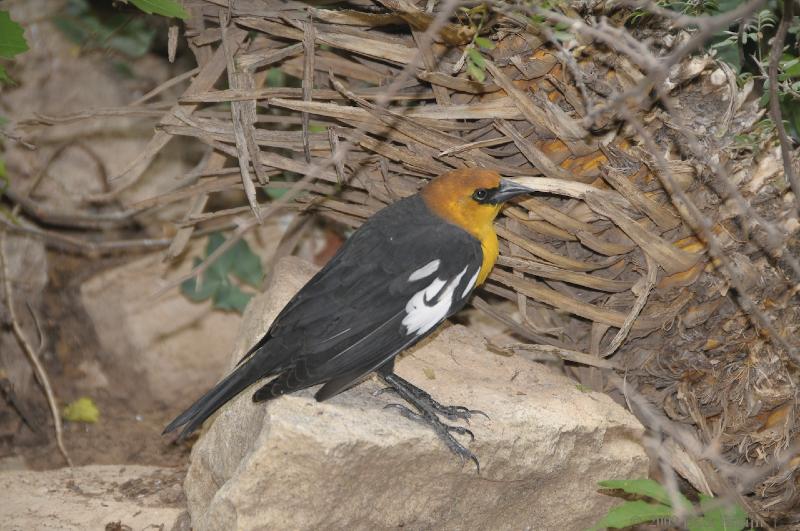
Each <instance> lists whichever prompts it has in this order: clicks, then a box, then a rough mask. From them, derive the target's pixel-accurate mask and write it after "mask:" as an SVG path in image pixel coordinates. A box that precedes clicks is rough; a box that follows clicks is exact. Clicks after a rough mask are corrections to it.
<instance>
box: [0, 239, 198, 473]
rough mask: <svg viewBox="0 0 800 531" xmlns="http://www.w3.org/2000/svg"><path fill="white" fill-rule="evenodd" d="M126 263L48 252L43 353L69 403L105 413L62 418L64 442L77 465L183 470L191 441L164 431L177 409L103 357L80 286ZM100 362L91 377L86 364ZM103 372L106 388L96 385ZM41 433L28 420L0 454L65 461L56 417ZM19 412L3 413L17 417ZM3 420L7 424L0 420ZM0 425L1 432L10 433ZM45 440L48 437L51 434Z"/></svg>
mask: <svg viewBox="0 0 800 531" xmlns="http://www.w3.org/2000/svg"><path fill="white" fill-rule="evenodd" d="M119 263H120V260H119V259H104V260H89V259H86V258H82V257H75V256H69V255H64V254H56V253H49V254H48V269H49V270H48V277H49V283H48V286H47V289H46V291H45V293H44V305H43V312H42V313H43V315H42V316H41V318H42V323H43V328H44V333H45V334H46V337H47V341H48V344H49V345H51V348H49V349H47V350H46V353H45V355H43V356H42V358H43V362H44V363H45V365H46V368H47V371H48V374H49V376H50V378H51V381H52V385H53V390H54V392H55V394H56V397H57V398H58V400H59V404H60V405H61V406H62V407H63V405H64V404H66V403H69V402H71V401H73V400H76V399H78V398H80V397H82V396H90V397H91V398H92V400H93V401H94V402H95V404H96V405H97V407H98V409H99V410H100V422H97V423H94V424H87V423H72V422H65V423H64V443H65V446H66V448H67V450H68V451H69V454H70V457H71V458H72V460H73V462H74V464H75V465H88V464H138V465H153V466H166V467H185V465H186V463H187V461H188V455H189V451H190V449H191V443H192V440H191V439H190V440H189V441H187V442H184V443H182V444H173V443H172V441H171V439H169V438H167V437H162V436H161V430H162V429H163V428H164V426H165V425H166V424H167V423H168V422H169V421H170V420H171V415H172V414H173V413H174V412H173V411H172V410H170V409H169V408H167V407H166V405H165V404H163V403H160V402H159V401H157V400H155V399H154V398H153V397H152V396H151V394H150V393H149V392H148V389H147V388H146V387H145V386H142V385H140V382H141V378H139V377H138V375H137V374H136V372H135V370H134V369H133V368H132V366H130V365H128V364H127V363H125V360H119V359H116V360H114V361H112V360H111V359H108V358H106V357H105V356H103V350H102V348H101V347H100V345H99V343H98V340H97V336H96V334H95V331H94V328H93V326H92V323H91V321H90V319H89V317H88V315H87V314H86V312H85V310H84V308H83V306H82V304H81V300H80V296H79V289H80V285H81V283H82V282H83V281H84V280H85V279H86V278H88V277H89V276H91V275H93V274H95V273H97V272H99V271H102V270H104V269H106V268H109V267H111V266H114V265H118V264H119ZM85 367H99V369H100V371H93V372H98V373H99V374H95V375H94V376H92V375H91V374H89V375H87V374H86V371H85V370H83V369H82V368H85ZM103 377H105V379H106V380H107V385H102V386H99V387H98V383H102V382H98V381H97V379H98V378H100V379H102V378H103ZM45 418H46V419H47V425H46V426H42V427H41V432H42V433H41V434H40V435H37V434H35V433H34V432H33V431H31V430H30V429H29V428H28V427H27V426H25V425H24V424H19V426H20V429H19V432H18V434H17V437H15V439H14V440H15V444H14V445H7V444H6V445H3V446H0V459H2V458H10V457H22V458H23V459H24V462H25V465H26V467H27V468H30V469H33V470H44V469H51V468H58V467H61V466H64V460H63V458H62V457H61V455H60V454H59V452H58V450H57V448H56V445H55V437H54V436H53V428H52V421H51V420H50V418H49V416H46V417H45ZM12 419H13V416H10V415H7V416H4V417H3V420H4V421H5V422H11V421H12ZM0 422H2V421H0ZM7 428H10V427H7V426H2V425H0V432H4V433H5V432H7V431H8V430H7ZM45 438H46V439H45Z"/></svg>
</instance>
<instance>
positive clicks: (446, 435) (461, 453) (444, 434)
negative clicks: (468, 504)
mask: <svg viewBox="0 0 800 531" xmlns="http://www.w3.org/2000/svg"><path fill="white" fill-rule="evenodd" d="M384 408H394V409H397V410H398V411H399V412H400V414H401V415H403V416H404V417H405V418H407V419H410V420H413V421H415V422H419V423H421V424H425V425H427V426H430V427H431V428H433V431H434V433H436V435H437V436H438V437H439V438H440V439H441V440H442V441H444V443H445V445H447V448H448V449H449V450H450V451H451V452H453V453H454V454H456V455H457V456H458V458H459V459H460V460H461V465H462V466H463V465H464V463H466V462H467V460H470V461H472V462H473V463H475V468H476V469H477V471H478V474H480V473H481V464H480V462H479V461H478V458H477V457H475V454H473V453H472V452H471V451H470V450H469V449H468V448H467V447H466V446H464V445H463V444H461V443H460V442H458V440H456V438H455V437H453V435H452V434H453V433H457V434H459V435H469V437H470V440H471V441H474V440H475V434H473V433H472V431H470V430H468V429H467V428H464V427H463V426H451V425H449V424H445V423H444V422H442V421H441V420H439V417H437V416H436V415H435V414H433V413H431V412H430V411H425V410H423V412H422V413H416V412H414V411H412V410H411V409H410V408H408V407H406V406H404V405H402V404H387V405H386V406H384Z"/></svg>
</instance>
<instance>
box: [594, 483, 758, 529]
mask: <svg viewBox="0 0 800 531" xmlns="http://www.w3.org/2000/svg"><path fill="white" fill-rule="evenodd" d="M598 484H599V485H600V486H601V487H603V488H604V489H611V490H613V491H622V492H624V493H626V494H628V495H633V496H635V497H636V498H637V499H635V500H630V499H627V500H626V501H625V502H623V503H622V504H620V505H618V506H616V507H614V508H613V509H611V510H610V511H608V514H606V515H605V516H604V517H603V518H602V519H601V520H600V521H599V522H597V524H596V525H595V526H594V527H593V528H592V529H593V530H597V529H603V528H613V529H620V528H623V527H630V526H633V525H637V524H644V523H661V524H665V523H667V522H670V521H673V520H675V513H676V511H675V507H674V506H673V503H674V502H673V500H672V498H671V497H670V494H669V492H668V491H667V489H666V488H664V487H663V486H662V485H661V484H659V483H658V482H656V481H653V480H652V479H614V480H608V481H601V482H599V483H598ZM676 501H677V502H678V503H679V504H680V505H681V507H682V508H683V510H684V512H685V513H687V514H690V515H695V516H690V517H689V518H688V519H687V520H686V528H687V529H688V530H689V531H740V530H742V529H744V528H745V527H746V526H747V514H746V513H745V512H744V510H742V508H741V507H739V506H738V505H721V504H719V503H718V500H717V499H715V498H713V497H711V496H706V495H704V494H701V495H700V500H699V504H698V505H697V506H694V505H692V502H690V501H689V500H688V499H687V498H686V497H685V496H684V495H683V494H680V493H677V499H676Z"/></svg>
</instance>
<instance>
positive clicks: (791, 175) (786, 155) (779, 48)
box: [767, 0, 800, 210]
mask: <svg viewBox="0 0 800 531" xmlns="http://www.w3.org/2000/svg"><path fill="white" fill-rule="evenodd" d="M793 16H794V1H793V0H786V1H784V2H783V17H781V22H780V24H779V25H778V32H777V33H776V34H775V37H774V38H773V39H772V50H770V53H769V68H768V70H767V72H768V74H769V113H770V114H771V115H772V121H773V122H774V123H775V130H776V131H777V132H778V139H779V140H780V143H781V157H782V158H783V172H784V175H785V176H786V180H787V181H789V185H790V186H791V187H792V192H794V201H795V210H797V206H798V205H800V180H798V177H797V173H796V172H795V171H794V164H793V163H792V146H791V144H790V142H789V137H788V136H787V135H786V128H785V127H784V125H783V116H782V115H781V102H780V100H779V99H778V63H779V62H780V59H781V55H783V44H784V42H785V41H786V34H787V33H788V31H789V25H790V24H791V23H792V17H793Z"/></svg>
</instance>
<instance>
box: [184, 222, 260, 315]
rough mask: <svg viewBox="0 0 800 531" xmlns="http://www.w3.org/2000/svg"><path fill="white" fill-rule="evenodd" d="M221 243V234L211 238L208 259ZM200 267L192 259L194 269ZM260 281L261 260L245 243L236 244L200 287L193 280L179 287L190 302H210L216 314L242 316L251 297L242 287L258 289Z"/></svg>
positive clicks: (204, 275) (212, 267)
mask: <svg viewBox="0 0 800 531" xmlns="http://www.w3.org/2000/svg"><path fill="white" fill-rule="evenodd" d="M224 241H225V238H224V237H223V236H222V235H221V234H220V233H217V232H215V233H213V234H211V235H210V236H209V237H208V243H207V245H206V249H205V257H206V258H208V256H209V255H210V254H211V253H213V252H214V251H215V250H216V249H217V248H218V247H219V246H220V245H222V243H223V242H224ZM200 263H202V260H201V259H200V258H195V259H194V267H197V266H198V265H200ZM263 277H264V272H263V269H262V267H261V260H260V259H259V258H258V256H257V255H256V254H254V253H253V251H251V250H250V246H249V245H247V242H246V241H244V240H239V241H237V242H236V243H235V244H234V245H233V246H232V247H231V248H230V249H228V250H227V251H225V252H224V253H223V254H222V256H220V257H219V258H218V259H217V260H216V261H214V262H213V263H212V264H211V265H210V266H209V267H208V268H207V269H206V270H205V272H203V273H202V274H201V275H200V282H199V283H198V281H197V278H196V277H192V278H190V279H189V280H186V281H184V282H183V283H182V284H181V293H183V295H185V296H186V297H187V298H188V299H189V300H191V301H194V302H202V301H205V300H208V299H211V301H212V303H213V306H214V308H216V309H218V310H227V311H230V310H234V311H237V312H239V313H241V312H243V311H244V308H245V306H247V303H248V302H250V299H251V298H252V297H253V293H248V292H245V291H243V290H242V285H243V284H247V285H250V286H253V287H258V286H259V285H260V284H261V280H262V279H263Z"/></svg>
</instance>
